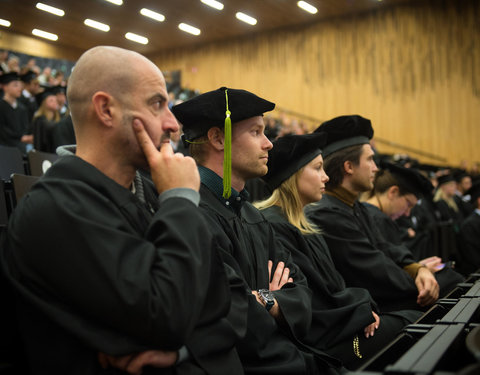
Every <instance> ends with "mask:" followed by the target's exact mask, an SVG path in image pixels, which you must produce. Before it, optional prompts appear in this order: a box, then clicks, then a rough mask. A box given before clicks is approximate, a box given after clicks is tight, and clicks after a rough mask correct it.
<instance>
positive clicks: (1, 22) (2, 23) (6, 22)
mask: <svg viewBox="0 0 480 375" xmlns="http://www.w3.org/2000/svg"><path fill="white" fill-rule="evenodd" d="M11 24H12V23H11V22H10V21H7V20H2V19H1V18H0V26H5V27H10V25H11Z"/></svg>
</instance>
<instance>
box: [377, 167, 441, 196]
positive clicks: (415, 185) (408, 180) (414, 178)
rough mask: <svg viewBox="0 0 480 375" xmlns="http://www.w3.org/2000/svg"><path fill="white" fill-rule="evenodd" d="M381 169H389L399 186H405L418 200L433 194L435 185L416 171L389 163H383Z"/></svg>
mask: <svg viewBox="0 0 480 375" xmlns="http://www.w3.org/2000/svg"><path fill="white" fill-rule="evenodd" d="M381 168H382V169H387V170H388V171H389V172H390V173H391V174H392V175H393V176H394V177H395V179H396V180H397V181H398V183H399V184H401V185H402V186H404V187H405V188H406V189H407V190H408V192H410V193H412V194H413V195H415V196H416V197H417V198H418V199H421V198H422V197H428V196H430V195H431V194H432V191H433V185H432V183H431V182H430V180H429V179H428V178H426V177H424V176H423V175H422V174H421V173H420V172H418V171H416V170H415V169H412V168H405V167H402V166H400V165H397V164H392V163H387V162H385V163H382V164H381Z"/></svg>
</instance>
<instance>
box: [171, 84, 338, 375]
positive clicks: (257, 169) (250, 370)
mask: <svg viewBox="0 0 480 375" xmlns="http://www.w3.org/2000/svg"><path fill="white" fill-rule="evenodd" d="M274 106H275V104H274V103H271V102H269V101H267V100H265V99H262V98H260V97H258V96H256V95H254V94H252V93H250V92H248V91H245V90H237V89H230V88H228V89H227V88H225V87H222V88H220V89H217V90H214V91H210V92H207V93H204V94H202V95H199V96H197V97H195V98H193V99H190V100H188V101H186V102H183V103H181V104H178V105H176V106H174V107H173V108H172V111H173V113H174V114H175V116H176V117H177V119H178V120H179V122H180V123H182V124H183V131H184V137H185V140H186V141H187V142H189V143H190V154H191V155H192V157H193V158H194V159H195V160H196V161H197V164H199V171H200V178H201V181H202V184H201V187H200V196H201V201H200V208H201V209H202V211H203V213H204V215H205V220H206V223H207V224H208V226H209V229H210V230H211V231H212V232H213V233H214V236H215V239H216V241H217V243H218V244H219V246H220V247H221V248H222V249H223V259H224V261H225V263H226V264H227V265H229V266H231V267H232V268H233V269H234V270H235V271H236V273H237V274H238V275H240V276H241V277H242V278H243V280H244V283H245V290H246V294H248V295H249V306H248V320H247V321H248V325H247V334H246V336H245V338H244V339H243V340H241V341H240V342H239V344H238V345H237V350H238V352H239V355H240V358H241V360H242V363H243V366H244V369H245V373H246V374H272V375H278V374H285V375H286V374H317V373H319V374H325V373H331V372H335V367H336V366H337V365H338V361H336V360H334V359H333V358H331V357H329V356H327V355H326V354H325V353H323V352H321V351H319V350H317V349H315V348H311V347H308V346H307V345H305V343H303V342H302V339H303V337H304V336H305V335H306V334H308V332H309V330H310V322H311V317H312V311H311V291H310V290H309V289H308V288H307V286H306V280H305V276H304V275H303V274H302V273H301V272H300V271H299V270H298V268H297V266H295V265H294V264H293V262H292V259H291V255H290V253H289V252H288V251H287V250H286V249H285V248H284V247H283V246H282V244H281V243H279V241H278V240H277V239H276V238H275V236H274V231H273V228H272V227H271V225H270V224H269V223H268V222H267V221H266V220H265V218H264V217H263V215H262V214H261V213H260V212H259V211H258V210H257V209H256V208H255V207H253V206H252V205H251V204H250V203H249V202H248V201H247V198H248V193H247V191H246V190H245V183H246V181H247V180H249V179H252V178H255V177H260V176H263V175H264V174H265V173H266V172H267V160H268V150H269V149H270V148H271V147H272V144H271V142H270V141H269V140H268V138H267V137H266V136H265V134H264V130H265V125H264V121H263V117H262V115H263V113H265V112H268V111H271V110H273V108H274Z"/></svg>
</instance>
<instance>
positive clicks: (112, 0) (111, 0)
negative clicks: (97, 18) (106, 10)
mask: <svg viewBox="0 0 480 375" xmlns="http://www.w3.org/2000/svg"><path fill="white" fill-rule="evenodd" d="M105 1H108V2H109V3H112V4H115V5H122V4H123V1H122V0H105Z"/></svg>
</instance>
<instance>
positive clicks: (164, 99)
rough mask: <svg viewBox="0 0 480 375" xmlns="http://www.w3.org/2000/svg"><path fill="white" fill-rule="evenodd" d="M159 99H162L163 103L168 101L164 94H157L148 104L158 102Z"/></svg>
mask: <svg viewBox="0 0 480 375" xmlns="http://www.w3.org/2000/svg"><path fill="white" fill-rule="evenodd" d="M158 99H160V100H162V101H166V100H167V98H166V97H165V95H163V94H162V93H156V94H154V95H152V97H151V98H150V99H148V102H149V103H152V102H153V101H155V100H158Z"/></svg>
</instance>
